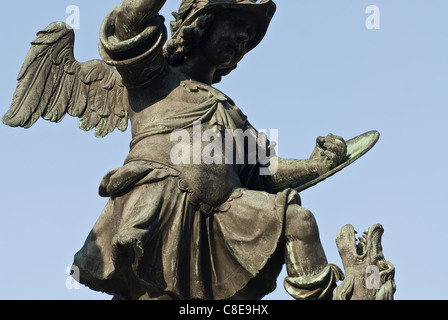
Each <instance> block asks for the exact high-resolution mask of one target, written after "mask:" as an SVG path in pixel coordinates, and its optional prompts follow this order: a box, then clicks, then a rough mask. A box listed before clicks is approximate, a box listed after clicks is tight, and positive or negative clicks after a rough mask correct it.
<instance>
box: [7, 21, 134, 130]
mask: <svg viewBox="0 0 448 320" xmlns="http://www.w3.org/2000/svg"><path fill="white" fill-rule="evenodd" d="M74 42H75V34H74V31H73V29H71V28H70V27H69V26H68V25H66V24H65V23H62V22H55V23H52V24H50V25H49V26H48V27H47V28H46V29H45V30H43V31H40V32H39V33H38V34H37V38H36V40H34V41H33V42H32V46H31V49H30V51H29V53H28V55H27V57H26V60H25V62H24V64H23V67H22V69H21V70H20V73H19V76H18V84H17V89H16V91H15V93H14V97H13V102H12V104H11V107H10V109H9V111H8V112H7V113H6V114H5V115H4V116H3V118H2V121H3V123H5V124H7V125H9V126H12V127H23V128H29V127H31V126H32V125H33V124H34V123H35V122H36V121H37V120H38V119H39V118H40V117H42V118H44V119H45V120H49V121H52V122H59V121H61V120H62V119H63V118H64V116H65V115H66V114H67V113H68V114H69V115H71V116H73V117H79V118H80V119H81V122H80V128H81V129H83V130H86V131H89V130H91V129H93V128H96V130H95V135H96V136H97V137H104V136H106V135H107V134H108V133H110V132H112V131H114V130H115V128H118V129H119V130H121V131H125V130H126V129H127V126H128V100H127V95H126V94H127V93H126V88H125V87H124V86H123V84H122V81H121V76H120V74H119V73H118V71H117V70H116V69H115V68H114V67H112V66H109V65H107V64H106V63H105V62H104V61H101V60H91V61H88V62H84V63H80V62H78V61H76V59H75V57H74V54H73V50H74Z"/></svg>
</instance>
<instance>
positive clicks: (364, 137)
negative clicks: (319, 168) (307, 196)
mask: <svg viewBox="0 0 448 320" xmlns="http://www.w3.org/2000/svg"><path fill="white" fill-rule="evenodd" d="M379 138H380V133H379V132H378V131H369V132H366V133H363V134H361V135H359V136H357V137H355V138H353V139H350V140H348V141H347V142H346V143H347V157H346V158H345V160H344V161H343V162H342V163H341V164H340V165H338V166H337V167H335V168H333V169H332V170H330V171H328V172H327V173H325V174H323V175H321V176H319V177H317V178H316V179H314V180H311V181H309V182H306V183H305V184H302V185H301V186H299V187H296V188H295V189H296V190H297V191H298V192H302V191H304V190H306V189H308V188H310V187H312V186H315V185H316V184H318V183H319V182H322V181H324V180H325V179H327V178H329V177H331V176H333V175H334V174H336V173H337V172H339V171H341V170H342V169H344V168H345V167H347V166H349V165H350V164H352V163H353V162H355V161H356V160H358V159H359V158H361V157H362V156H363V155H365V154H366V153H367V152H368V151H369V150H370V149H372V148H373V147H374V146H375V144H376V143H377V142H378V140H379Z"/></svg>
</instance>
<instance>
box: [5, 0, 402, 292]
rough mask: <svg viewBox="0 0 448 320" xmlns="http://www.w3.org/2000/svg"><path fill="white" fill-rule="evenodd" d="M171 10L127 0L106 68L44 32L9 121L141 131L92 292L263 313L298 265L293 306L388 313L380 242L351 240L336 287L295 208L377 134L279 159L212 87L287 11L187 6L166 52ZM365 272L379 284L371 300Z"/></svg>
mask: <svg viewBox="0 0 448 320" xmlns="http://www.w3.org/2000/svg"><path fill="white" fill-rule="evenodd" d="M164 3H165V1H163V0H152V1H151V0H124V1H123V2H122V4H120V5H119V6H117V7H116V8H115V9H113V10H112V11H111V12H110V14H109V15H108V16H107V17H106V19H105V21H104V23H103V26H102V28H101V38H100V53H101V56H102V58H103V60H93V61H89V62H86V63H79V62H77V61H76V60H75V58H74V54H73V48H74V32H73V30H71V29H70V28H69V27H68V26H67V25H66V24H64V23H60V22H56V23H52V24H51V25H49V26H48V27H47V28H46V29H45V30H43V31H41V32H39V33H38V36H37V38H36V40H35V41H34V42H33V43H32V47H31V49H30V52H29V53H28V56H27V58H26V61H25V63H24V65H23V67H22V70H21V71H20V74H19V77H18V86H17V90H16V92H15V94H14V99H13V103H12V105H11V107H10V110H9V111H8V112H7V114H6V115H5V116H4V117H3V119H2V120H3V122H4V123H5V124H7V125H10V126H13V127H18V126H20V127H24V128H29V127H31V126H32V125H33V124H34V123H35V122H36V121H37V120H38V119H39V118H40V117H43V118H44V119H46V120H50V121H53V122H58V121H61V120H62V118H63V117H64V116H65V115H66V114H69V115H71V116H74V117H79V118H80V119H81V122H80V127H81V129H84V130H91V129H93V128H95V129H96V135H97V136H98V137H104V136H106V135H107V134H108V133H110V132H112V131H114V130H115V129H116V128H118V129H119V130H121V131H124V130H126V129H127V127H128V122H129V120H130V123H131V126H132V138H133V140H132V142H131V150H130V153H129V155H128V157H127V158H126V160H125V162H124V165H123V166H122V167H121V168H118V169H115V170H112V171H110V172H109V173H108V174H107V175H106V176H105V177H104V179H103V181H102V182H101V185H100V189H99V193H100V195H101V196H103V197H108V198H110V200H109V202H108V204H107V206H106V208H105V209H104V211H103V213H102V214H101V216H100V218H99V219H98V222H97V223H96V225H95V226H94V228H93V230H92V232H91V233H90V235H89V236H88V238H87V240H86V242H85V245H84V247H83V248H82V249H81V250H80V251H79V252H78V253H77V254H76V255H75V259H74V265H76V266H77V267H78V268H79V270H80V276H81V278H80V282H81V283H83V284H85V285H87V286H89V287H90V288H91V289H93V290H97V291H104V292H106V293H108V294H111V295H114V296H115V298H116V299H167V298H169V299H260V298H262V297H264V296H265V295H266V294H268V293H270V292H272V291H273V290H274V289H275V286H276V279H277V277H278V275H279V273H280V270H281V268H282V267H283V265H284V264H286V268H287V272H288V276H287V278H286V279H285V281H284V286H285V289H286V290H287V292H288V293H289V294H290V295H291V296H293V297H294V298H296V299H392V298H393V294H394V291H395V284H394V281H393V278H394V267H393V265H392V264H391V263H389V262H388V261H386V260H384V257H383V255H382V249H381V235H382V232H383V229H382V227H381V226H380V225H376V226H373V227H372V228H370V229H369V230H368V231H367V232H366V234H365V236H362V237H361V238H360V239H359V241H358V243H356V239H355V236H354V230H353V227H351V226H346V227H343V228H342V229H341V231H340V232H339V234H338V236H337V245H338V248H339V251H340V254H341V257H342V261H343V264H344V269H345V272H346V275H345V281H344V282H343V283H342V284H341V285H339V286H337V282H338V281H340V280H343V279H344V274H343V272H342V270H341V269H340V268H339V267H337V266H336V265H333V264H329V263H328V262H327V259H326V257H325V253H324V250H323V248H322V245H321V242H320V239H319V231H318V227H317V224H316V222H315V219H314V217H313V214H312V213H311V212H309V211H308V210H307V209H305V208H303V207H302V206H301V200H300V196H299V194H298V191H301V190H304V189H305V188H308V187H311V186H313V185H315V184H317V183H319V182H321V181H323V180H324V179H326V178H328V177H330V176H331V175H333V174H335V173H336V172H338V171H340V170H341V169H343V168H345V167H346V166H347V165H349V164H350V163H352V162H353V161H355V160H357V159H358V158H359V157H361V156H362V155H364V154H365V153H366V152H367V151H369V150H370V149H371V148H372V147H373V146H374V145H375V143H376V142H377V141H378V139H379V133H378V132H376V131H371V132H368V133H366V134H363V135H360V136H359V137H356V138H354V139H352V140H349V141H347V142H346V141H345V140H344V139H343V138H342V137H338V136H335V135H332V134H329V135H327V136H326V137H318V138H317V140H316V147H315V149H314V150H313V152H312V153H311V156H310V157H309V158H308V159H301V160H299V159H282V158H280V157H278V156H276V155H275V154H274V149H273V145H272V144H271V143H270V141H268V140H267V139H266V137H265V136H264V135H262V134H260V133H258V132H257V130H255V128H253V127H252V126H251V125H250V123H249V122H248V120H247V117H246V115H244V113H243V112H242V111H241V110H240V109H239V108H238V107H237V106H236V105H235V103H234V102H233V101H232V100H231V99H230V98H229V97H228V96H227V95H225V94H223V93H222V92H220V91H218V90H217V89H215V88H213V87H212V85H213V84H214V83H217V82H219V81H220V80H221V78H222V77H223V76H226V75H228V74H229V73H230V72H231V71H232V70H234V69H235V68H236V66H237V64H238V63H239V62H240V61H241V60H242V58H243V57H244V55H245V54H246V53H247V52H249V51H250V50H252V49H254V48H255V47H256V46H257V45H258V44H259V43H260V41H262V39H263V37H264V36H265V34H266V32H267V30H268V26H269V23H270V21H271V19H272V17H273V15H274V13H275V9H276V5H275V4H274V3H273V2H272V1H271V0H265V1H261V2H260V3H257V2H256V1H254V0H183V1H182V3H181V6H180V8H179V11H178V12H177V13H175V14H174V17H175V21H173V22H172V23H171V34H172V36H171V39H170V40H168V41H167V30H166V27H165V25H164V21H165V20H164V18H163V17H162V16H160V15H159V14H158V12H159V10H160V9H161V8H162V6H163V5H164ZM240 134H242V135H240ZM186 137H188V138H191V137H193V138H192V139H186ZM195 137H199V140H198V139H196V138H195ZM204 137H206V139H205V140H204ZM240 138H242V139H240ZM179 141H180V142H179ZM197 141H199V142H203V141H208V144H206V145H204V144H201V143H199V145H198V144H197ZM267 155H269V156H267ZM263 156H264V157H263ZM369 268H370V269H371V268H376V269H377V270H379V273H378V274H379V277H378V283H375V286H372V287H370V286H368V285H367V286H366V281H368V279H369V278H368V276H369V273H368V271H367V270H369Z"/></svg>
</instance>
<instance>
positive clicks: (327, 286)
mask: <svg viewBox="0 0 448 320" xmlns="http://www.w3.org/2000/svg"><path fill="white" fill-rule="evenodd" d="M285 224H286V226H285V234H284V236H285V237H284V240H285V262H286V268H287V272H288V277H287V278H286V279H285V283H284V285H285V289H286V290H287V291H288V293H289V294H290V295H291V296H293V297H294V298H296V299H331V296H332V292H333V290H334V288H336V282H337V281H339V280H340V279H341V278H343V274H342V271H341V270H340V269H339V268H338V267H337V266H335V265H329V264H328V262H327V258H326V257H325V253H324V250H323V247H322V244H321V242H320V237H319V229H318V227H317V223H316V220H315V218H314V216H313V214H312V213H311V212H310V211H309V210H307V209H305V208H303V207H301V206H299V205H297V204H293V205H289V206H288V209H287V211H286V221H285Z"/></svg>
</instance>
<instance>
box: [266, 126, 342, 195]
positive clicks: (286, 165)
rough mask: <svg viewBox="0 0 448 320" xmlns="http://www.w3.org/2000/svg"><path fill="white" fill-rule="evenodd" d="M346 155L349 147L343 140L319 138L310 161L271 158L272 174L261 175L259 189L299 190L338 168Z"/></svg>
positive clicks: (330, 137) (333, 137) (327, 137)
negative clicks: (298, 188) (300, 187)
mask: <svg viewBox="0 0 448 320" xmlns="http://www.w3.org/2000/svg"><path fill="white" fill-rule="evenodd" d="M346 154H347V145H346V143H345V141H344V139H343V138H341V137H338V136H334V135H332V134H329V135H328V136H326V137H318V138H317V141H316V147H315V149H314V150H313V152H312V154H311V156H310V157H309V158H308V159H284V158H280V157H273V158H271V159H270V164H271V170H270V171H271V174H265V175H260V179H259V185H260V186H259V187H260V189H262V190H265V191H281V190H284V189H286V188H297V187H299V186H300V185H303V184H305V183H307V182H309V181H311V180H313V179H315V178H317V177H319V176H321V175H323V174H325V173H327V172H328V171H330V170H331V169H333V168H334V167H336V166H338V165H339V164H340V163H341V162H342V161H343V159H345V157H346ZM274 163H275V165H273V164H274Z"/></svg>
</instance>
